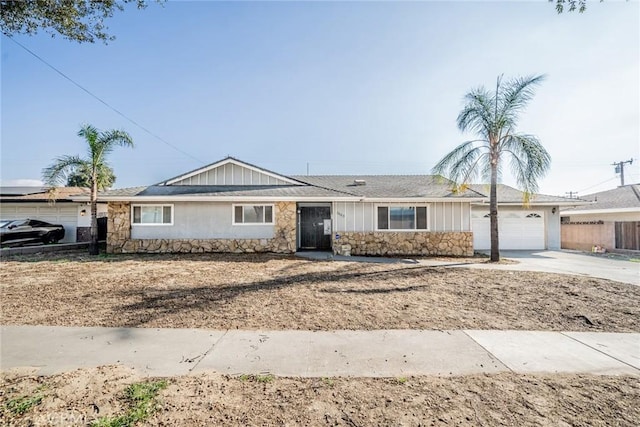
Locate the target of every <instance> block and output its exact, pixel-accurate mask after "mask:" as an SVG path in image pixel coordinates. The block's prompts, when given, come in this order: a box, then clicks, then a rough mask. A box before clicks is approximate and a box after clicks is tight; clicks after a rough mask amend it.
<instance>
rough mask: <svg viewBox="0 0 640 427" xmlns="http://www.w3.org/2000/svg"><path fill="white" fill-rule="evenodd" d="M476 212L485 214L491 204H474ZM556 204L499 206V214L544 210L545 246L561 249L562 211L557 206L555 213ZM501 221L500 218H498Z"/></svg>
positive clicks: (550, 248)
mask: <svg viewBox="0 0 640 427" xmlns="http://www.w3.org/2000/svg"><path fill="white" fill-rule="evenodd" d="M472 209H473V212H474V214H479V215H484V214H487V213H489V205H488V204H487V205H482V206H474V207H473V208H472ZM553 209H554V206H530V207H529V208H523V207H521V206H498V215H499V216H506V215H508V213H509V212H522V211H527V212H542V213H543V214H544V215H543V216H544V229H545V231H544V234H545V236H544V239H545V248H546V249H548V250H559V249H560V236H561V235H560V211H559V209H558V207H557V206H555V209H556V212H555V213H553ZM498 221H499V219H498Z"/></svg>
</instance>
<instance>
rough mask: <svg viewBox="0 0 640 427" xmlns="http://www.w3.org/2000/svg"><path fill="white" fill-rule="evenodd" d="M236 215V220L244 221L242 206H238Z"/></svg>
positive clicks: (238, 221)
mask: <svg viewBox="0 0 640 427" xmlns="http://www.w3.org/2000/svg"><path fill="white" fill-rule="evenodd" d="M234 217H235V222H237V223H241V222H242V206H236V208H235V213H234Z"/></svg>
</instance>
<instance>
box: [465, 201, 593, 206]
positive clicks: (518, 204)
mask: <svg viewBox="0 0 640 427" xmlns="http://www.w3.org/2000/svg"><path fill="white" fill-rule="evenodd" d="M589 203H591V202H529V204H528V205H527V206H528V207H532V206H582V205H588V204H589ZM473 205H474V206H489V202H488V201H483V202H482V203H474V204H473ZM498 206H522V207H524V206H525V204H524V203H523V202H506V203H505V202H498Z"/></svg>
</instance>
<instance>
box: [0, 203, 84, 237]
mask: <svg viewBox="0 0 640 427" xmlns="http://www.w3.org/2000/svg"><path fill="white" fill-rule="evenodd" d="M0 218H1V219H3V220H12V219H26V218H29V219H39V220H41V221H45V222H48V223H51V224H60V225H62V226H63V227H64V239H62V240H61V242H65V243H68V242H75V241H76V228H77V224H78V205H77V204H76V203H73V204H66V203H56V204H48V203H2V205H1V206H0Z"/></svg>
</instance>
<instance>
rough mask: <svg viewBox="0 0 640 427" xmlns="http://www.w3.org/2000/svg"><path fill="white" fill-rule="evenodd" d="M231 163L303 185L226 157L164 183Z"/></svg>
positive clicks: (171, 182)
mask: <svg viewBox="0 0 640 427" xmlns="http://www.w3.org/2000/svg"><path fill="white" fill-rule="evenodd" d="M229 163H232V164H234V165H236V166H240V167H243V168H245V169H250V170H252V171H254V172H258V173H261V174H263V175H267V176H270V177H271V178H275V179H279V180H280V181H285V182H288V183H290V184H297V185H301V183H300V182H299V181H294V180H292V179H291V178H288V177H286V176H283V175H278V174H275V173H273V172H268V171H266V170H264V169H260V168H257V167H255V166H251V165H248V164H246V163H243V162H239V161H237V160H234V159H224V160H221V161H219V162H218V163H214V164H212V165H209V166H205V167H203V168H200V169H197V170H195V171H193V172H189V173H186V174H184V175H181V176H178V177H176V178H173V179H171V180H169V181H166V182H165V183H164V185H171V184H173V183H174V182H178V181H182V180H183V179H187V178H191V177H192V176H196V175H199V174H201V173H203V172H206V171H210V170H211V169H215V168H218V167H220V166H223V165H227V164H229Z"/></svg>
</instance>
